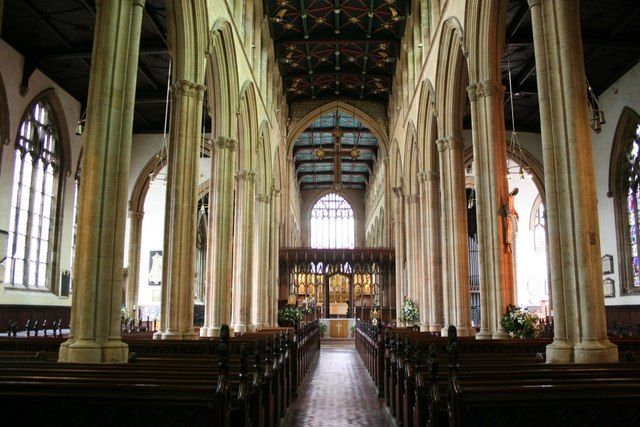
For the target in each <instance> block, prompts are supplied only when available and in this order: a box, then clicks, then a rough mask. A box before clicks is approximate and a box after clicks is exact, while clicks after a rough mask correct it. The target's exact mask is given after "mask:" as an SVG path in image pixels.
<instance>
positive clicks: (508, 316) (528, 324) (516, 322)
mask: <svg viewBox="0 0 640 427" xmlns="http://www.w3.org/2000/svg"><path fill="white" fill-rule="evenodd" d="M500 325H502V327H503V328H504V330H505V331H506V332H507V333H508V334H509V336H510V337H511V338H520V339H526V338H536V337H537V336H538V335H540V319H539V318H538V317H537V316H536V315H535V314H532V313H531V312H530V311H529V310H527V309H523V308H522V307H519V306H516V305H511V304H509V306H508V307H507V312H506V313H505V314H504V316H502V320H500Z"/></svg>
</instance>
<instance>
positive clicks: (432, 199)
mask: <svg viewBox="0 0 640 427" xmlns="http://www.w3.org/2000/svg"><path fill="white" fill-rule="evenodd" d="M418 179H419V180H420V193H421V197H420V202H421V203H420V213H421V215H422V227H421V230H420V232H421V238H422V259H421V262H422V265H423V270H424V287H425V290H424V294H423V302H424V307H426V313H425V315H424V321H423V324H422V325H421V329H422V330H428V331H430V332H438V331H440V329H441V328H442V271H441V270H442V264H441V262H440V261H441V256H440V253H441V248H440V209H439V207H440V203H439V200H438V184H439V181H440V178H439V176H438V174H437V173H436V172H434V171H422V172H420V174H419V175H418Z"/></svg>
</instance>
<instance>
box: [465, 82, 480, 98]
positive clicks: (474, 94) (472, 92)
mask: <svg viewBox="0 0 640 427" xmlns="http://www.w3.org/2000/svg"><path fill="white" fill-rule="evenodd" d="M467 93H468V94H469V101H475V100H477V99H478V85H475V84H473V83H472V84H470V85H469V86H467Z"/></svg>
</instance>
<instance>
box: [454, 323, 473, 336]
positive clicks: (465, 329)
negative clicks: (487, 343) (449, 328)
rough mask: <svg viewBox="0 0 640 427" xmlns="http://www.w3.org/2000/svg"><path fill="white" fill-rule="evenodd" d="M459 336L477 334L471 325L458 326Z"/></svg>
mask: <svg viewBox="0 0 640 427" xmlns="http://www.w3.org/2000/svg"><path fill="white" fill-rule="evenodd" d="M456 329H457V330H458V336H459V337H474V336H475V335H476V330H475V328H472V327H471V326H456Z"/></svg>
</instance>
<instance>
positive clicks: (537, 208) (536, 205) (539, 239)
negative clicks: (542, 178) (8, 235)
mask: <svg viewBox="0 0 640 427" xmlns="http://www.w3.org/2000/svg"><path fill="white" fill-rule="evenodd" d="M532 211H533V212H532V213H533V215H532V217H531V230H532V231H533V247H534V250H535V251H536V252H543V251H545V250H546V247H547V234H546V233H547V231H546V230H547V220H546V217H545V212H544V204H543V203H542V199H541V197H540V195H538V197H537V198H536V200H535V201H534V202H533V209H532Z"/></svg>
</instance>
